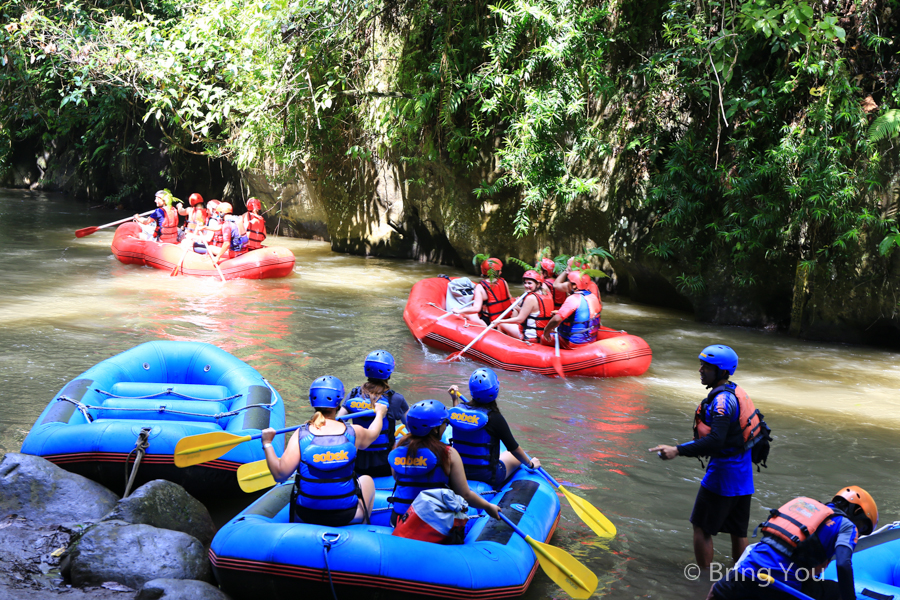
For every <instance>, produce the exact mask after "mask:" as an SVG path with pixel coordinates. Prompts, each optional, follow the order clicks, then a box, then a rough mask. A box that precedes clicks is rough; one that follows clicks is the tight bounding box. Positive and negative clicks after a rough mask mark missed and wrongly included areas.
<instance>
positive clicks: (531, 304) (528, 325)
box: [499, 271, 553, 343]
mask: <svg viewBox="0 0 900 600" xmlns="http://www.w3.org/2000/svg"><path fill="white" fill-rule="evenodd" d="M543 283H544V278H543V277H541V275H540V273H538V272H537V271H525V274H524V275H522V285H523V287H524V288H525V294H526V295H525V299H524V300H522V305H521V306H520V307H519V308H518V312H517V313H516V315H515V316H513V317H507V318H505V319H500V321H499V323H500V324H501V325H500V327H504V326H506V325H513V326H517V327H518V328H519V329H518V330H517V331H516V333H517V334H518V335H515V336H513V337H517V338H519V339H520V340H521V339H524V340H527V341H529V342H535V343H540V340H541V336H542V335H543V333H544V328H545V327H546V326H547V323H549V322H550V318H551V317H552V316H553V298H552V297H551V296H549V295H547V294H544V293H542V292H541V285H542V284H543ZM503 332H504V333H507V334H508V330H507V329H503ZM508 335H509V334H508Z"/></svg>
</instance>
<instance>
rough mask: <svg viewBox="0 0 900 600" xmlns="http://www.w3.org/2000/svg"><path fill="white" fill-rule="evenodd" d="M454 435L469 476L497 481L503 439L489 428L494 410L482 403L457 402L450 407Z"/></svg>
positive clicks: (452, 440)
mask: <svg viewBox="0 0 900 600" xmlns="http://www.w3.org/2000/svg"><path fill="white" fill-rule="evenodd" d="M449 412H450V424H451V425H452V426H453V439H451V440H450V443H451V444H452V445H453V447H454V448H455V449H456V451H457V452H459V456H460V458H461V459H462V462H463V465H464V466H465V468H466V479H472V480H475V481H484V482H485V483H490V484H491V485H492V486H493V485H494V484H495V481H494V480H495V479H496V476H497V463H498V461H499V460H500V440H499V439H497V438H494V437H491V435H490V434H489V433H488V432H487V430H486V429H485V427H486V426H487V424H488V417H489V416H490V411H489V410H488V409H486V408H481V407H480V406H465V405H463V406H455V407H453V408H451V409H450V411H449Z"/></svg>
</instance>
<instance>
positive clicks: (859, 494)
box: [832, 485, 878, 535]
mask: <svg viewBox="0 0 900 600" xmlns="http://www.w3.org/2000/svg"><path fill="white" fill-rule="evenodd" d="M838 498H843V499H844V500H846V501H847V502H849V503H850V504H852V505H853V506H856V507H857V509H856V510H855V511H854V512H853V514H850V515H849V517H850V520H851V521H854V523H855V522H856V519H857V518H859V516H860V513H862V516H864V517H865V518H867V519H868V520H869V528H868V530H867V531H863V530H862V529H863V528H862V527H860V533H861V534H862V535H869V534H870V533H872V532H873V531H875V528H876V527H878V506H877V505H876V504H875V500H873V499H872V496H870V495H869V492H867V491H866V490H864V489H862V488H861V487H859V486H856V485H851V486H847V487H845V488H843V489H841V490H838V493H837V494H835V495H834V499H833V500H832V502H834V500H837V499H838ZM857 526H858V525H857Z"/></svg>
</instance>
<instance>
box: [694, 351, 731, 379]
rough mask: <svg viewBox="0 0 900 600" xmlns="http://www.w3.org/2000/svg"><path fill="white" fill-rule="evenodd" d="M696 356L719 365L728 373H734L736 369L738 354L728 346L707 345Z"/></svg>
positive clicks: (716, 365)
mask: <svg viewBox="0 0 900 600" xmlns="http://www.w3.org/2000/svg"><path fill="white" fill-rule="evenodd" d="M698 358H699V359H700V360H702V361H703V362H705V363H709V364H711V365H713V366H715V367H719V368H720V369H722V370H723V371H726V372H727V373H728V374H729V375H734V372H735V371H737V366H738V355H737V354H736V353H735V351H734V350H732V349H731V348H729V347H728V346H723V345H722V344H715V345H713V346H707V347H706V348H704V349H703V351H702V352H701V353H700V356H699V357H698Z"/></svg>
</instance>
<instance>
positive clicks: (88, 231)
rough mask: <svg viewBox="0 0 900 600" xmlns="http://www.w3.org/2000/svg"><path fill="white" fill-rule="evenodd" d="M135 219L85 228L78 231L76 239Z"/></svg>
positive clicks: (143, 215)
mask: <svg viewBox="0 0 900 600" xmlns="http://www.w3.org/2000/svg"><path fill="white" fill-rule="evenodd" d="M153 210H156V209H155V208H154V209H153ZM153 210H148V211H147V212H145V213H141V214H140V215H138V216H139V217H146V216H148V215H150V214H151V213H152V212H153ZM133 218H134V217H133V216H132V217H126V218H124V219H119V220H118V221H113V222H112V223H107V224H106V225H95V226H91V227H85V228H84V229H79V230H78V231H76V232H75V236H76V237H84V236H86V235H91V234H92V233H94V232H96V231H100V230H101V229H106V228H107V227H112V226H113V225H121V224H122V223H126V222H128V221H130V220H132V219H133ZM79 233H81V235H78V234H79Z"/></svg>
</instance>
